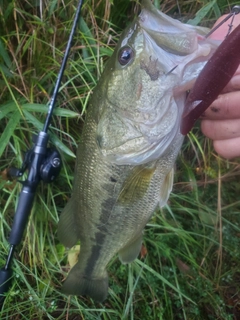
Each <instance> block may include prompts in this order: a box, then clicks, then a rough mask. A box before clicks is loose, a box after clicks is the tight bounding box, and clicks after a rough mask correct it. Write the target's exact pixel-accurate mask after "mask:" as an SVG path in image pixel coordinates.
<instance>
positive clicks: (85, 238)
mask: <svg viewBox="0 0 240 320" xmlns="http://www.w3.org/2000/svg"><path fill="white" fill-rule="evenodd" d="M204 33H206V30H205V29H201V28H199V27H197V28H196V27H192V26H189V25H185V24H182V23H181V22H179V21H177V20H174V19H171V18H169V17H168V16H166V15H165V14H163V13H162V12H160V11H158V10H157V9H156V8H155V7H154V6H152V5H151V3H150V2H149V1H143V5H142V11H141V13H140V15H139V17H138V18H137V19H136V20H135V21H134V22H133V23H132V24H131V25H130V26H129V27H128V28H127V29H126V30H125V31H124V32H123V34H122V36H121V38H120V40H119V43H118V45H117V47H116V49H115V51H114V53H113V55H112V57H111V58H110V60H109V61H108V63H107V65H106V67H105V70H104V72H103V74H102V77H101V79H100V81H99V83H98V85H97V87H96V88H95V90H94V94H93V96H92V99H91V102H90V105H89V108H88V110H87V118H86V121H85V124H84V129H83V133H82V138H81V142H80V144H79V147H78V151H77V161H76V167H75V178H74V186H73V192H72V197H71V200H70V201H69V202H68V204H67V205H66V207H65V208H64V210H63V212H62V214H61V216H60V222H59V229H58V234H59V239H60V241H61V242H62V243H63V244H64V245H65V246H67V247H72V246H73V245H75V244H76V242H77V241H78V240H80V242H81V250H80V255H79V259H78V262H77V263H76V265H75V266H74V267H73V268H72V269H71V271H70V273H69V274H68V277H67V279H66V280H65V282H64V284H63V292H65V293H67V294H73V295H88V296H90V297H92V298H93V299H94V300H96V301H103V300H104V299H105V298H106V297H107V291H108V275H107V271H106V267H107V264H108V262H109V261H110V260H111V259H112V257H113V256H114V255H115V254H116V253H118V255H119V258H120V260H121V261H122V262H123V263H129V262H131V261H133V260H134V259H135V258H136V257H137V256H138V253H139V251H140V248H141V244H142V235H143V229H144V227H145V225H146V224H147V222H148V221H149V219H150V218H151V216H152V214H153V212H154V210H155V209H156V207H157V206H158V205H160V207H162V206H164V205H165V204H166V202H167V200H168V197H169V194H170V192H171V190H172V184H173V166H174V163H175V160H176V157H177V155H178V152H179V150H180V148H181V145H182V142H183V136H182V134H181V133H180V120H181V116H182V113H183V107H184V101H185V99H186V90H188V89H189V88H191V86H192V85H193V81H194V79H195V78H196V77H197V75H198V74H199V72H200V70H201V69H202V67H203V65H204V63H205V61H206V60H207V59H208V58H209V56H210V55H211V54H212V52H213V51H214V49H215V45H214V44H213V43H211V42H210V40H205V39H204V37H203V36H202V35H203V34H204Z"/></svg>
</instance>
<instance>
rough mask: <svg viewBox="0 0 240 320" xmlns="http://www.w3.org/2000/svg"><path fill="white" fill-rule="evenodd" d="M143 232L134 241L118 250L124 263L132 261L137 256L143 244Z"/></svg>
mask: <svg viewBox="0 0 240 320" xmlns="http://www.w3.org/2000/svg"><path fill="white" fill-rule="evenodd" d="M142 236H143V235H142V232H141V234H140V235H139V236H138V237H137V238H136V239H135V240H134V241H132V242H130V243H129V244H127V245H126V246H125V247H124V248H122V249H121V250H120V251H119V252H118V256H119V259H120V261H121V262H122V263H130V262H132V261H133V260H135V259H136V258H137V256H138V255H139V252H140V250H141V246H142Z"/></svg>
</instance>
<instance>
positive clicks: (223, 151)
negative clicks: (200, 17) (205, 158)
mask: <svg viewBox="0 0 240 320" xmlns="http://www.w3.org/2000/svg"><path fill="white" fill-rule="evenodd" d="M224 17H225V16H223V17H221V18H219V19H218V21H217V22H216V24H218V23H219V22H220V21H221V20H223V19H224ZM216 24H215V25H216ZM228 24H229V20H228V21H227V22H225V23H224V24H223V25H222V26H221V27H219V28H218V29H217V30H216V31H215V32H214V33H213V34H212V35H211V38H213V39H219V40H220V39H224V37H225V36H226V34H227V32H228ZM239 24H240V14H239V15H236V16H235V19H234V22H233V28H236V26H238V25H239ZM201 129H202V132H203V133H204V134H205V135H206V136H207V137H209V138H210V139H212V140H213V146H214V149H215V150H216V152H217V153H219V155H221V156H222V157H224V158H226V159H231V158H234V157H239V156H240V67H239V68H238V69H237V71H236V73H235V75H234V76H233V78H232V79H231V81H230V82H229V83H228V85H227V86H226V88H225V89H224V90H223V92H222V94H220V95H219V97H218V98H217V99H216V100H215V101H214V102H213V103H212V105H211V106H210V107H209V108H208V109H207V110H206V111H205V113H204V118H203V120H202V123H201Z"/></svg>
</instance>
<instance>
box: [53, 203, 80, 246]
mask: <svg viewBox="0 0 240 320" xmlns="http://www.w3.org/2000/svg"><path fill="white" fill-rule="evenodd" d="M75 210H76V202H75V201H74V199H73V198H71V200H70V201H69V202H68V203H67V205H66V207H65V208H64V209H63V212H62V213H61V215H60V220H59V223H58V238H59V240H60V242H61V243H63V244H64V245H65V246H66V247H69V248H71V247H73V246H74V245H75V244H76V242H77V240H78V238H77V234H76V223H75V221H74V212H75Z"/></svg>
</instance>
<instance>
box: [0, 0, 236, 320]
mask: <svg viewBox="0 0 240 320" xmlns="http://www.w3.org/2000/svg"><path fill="white" fill-rule="evenodd" d="M112 2H113V1H110V0H106V1H103V0H99V1H94V0H92V1H85V3H84V7H83V11H82V18H81V22H80V23H79V28H78V31H77V34H76V36H75V38H74V42H73V46H72V49H71V55H70V59H69V61H68V65H67V68H66V70H65V73H64V79H63V81H62V86H61V89H60V93H59V97H58V102H57V108H56V111H55V115H54V118H53V121H52V125H51V130H50V132H51V145H56V146H57V148H58V149H59V151H60V152H61V155H62V159H63V169H62V171H61V174H60V176H59V177H58V179H57V181H56V182H55V183H53V184H51V185H46V184H40V185H39V187H38V190H37V194H36V198H35V202H34V206H33V210H32V214H31V217H30V219H29V223H28V226H27V229H26V234H25V237H24V239H23V241H22V244H21V246H19V247H18V250H17V252H16V254H15V259H14V262H13V268H14V272H15V280H14V282H13V286H12V288H11V289H10V291H9V293H8V295H7V297H6V299H5V303H4V308H3V310H2V311H1V312H0V318H1V319H9V320H12V319H13V320H18V319H27V320H29V319H31V320H35V319H36V320H39V319H68V320H80V319H86V320H97V319H103V320H105V319H111V320H115V319H116V320H118V319H143V320H144V319H163V320H171V319H173V320H178V319H187V320H205V319H209V320H216V319H222V320H230V319H231V320H234V319H240V309H239V308H240V306H239V303H240V300H239V298H240V297H239V280H240V273H239V270H240V251H239V243H240V216H239V209H240V200H239V194H240V185H239V175H240V166H239V162H238V161H237V160H236V161H225V160H223V159H220V158H219V157H218V156H217V155H216V154H215V152H214V151H213V149H212V145H211V142H210V141H209V140H207V139H206V138H205V137H203V136H202V134H201V132H200V130H199V129H198V127H196V128H195V129H194V130H193V132H192V133H191V134H190V135H189V137H188V138H186V139H185V143H184V146H183V147H182V150H181V153H180V155H179V158H178V161H177V163H176V174H175V184H174V189H173V193H172V194H171V197H170V199H169V203H168V205H167V206H166V207H165V208H164V209H162V210H161V211H158V212H156V213H155V214H154V217H153V218H152V220H151V221H150V222H149V224H148V225H147V227H146V230H145V238H144V248H145V250H143V251H142V255H141V257H139V259H138V260H136V261H134V262H133V263H132V264H130V265H121V263H120V262H119V261H118V259H117V257H115V258H114V259H113V260H112V261H111V263H110V265H109V276H110V286H109V298H108V299H107V300H106V302H104V303H103V304H94V303H93V301H91V300H90V299H87V298H82V297H74V296H73V297H67V296H65V295H63V294H61V292H60V288H61V283H62V281H63V280H64V277H65V276H66V273H67V271H68V269H69V266H68V264H67V252H65V248H64V247H63V246H62V245H61V244H60V243H59V241H58V239H57V236H56V230H57V222H58V217H59V214H60V212H61V210H62V209H63V207H64V206H65V204H66V203H67V201H68V199H69V197H70V193H71V185H72V179H73V168H74V161H75V159H74V154H75V151H76V146H77V143H78V141H79V140H80V139H81V129H82V126H83V120H84V117H85V110H86V108H87V104H88V101H89V98H90V96H91V93H92V90H93V88H94V86H95V85H96V83H97V81H98V79H99V76H100V74H101V72H102V69H103V66H104V64H105V61H106V60H107V58H108V57H109V56H110V55H111V53H112V51H113V49H114V46H115V45H116V43H117V39H118V37H119V34H120V32H121V30H122V29H123V28H124V27H125V26H126V25H127V24H128V23H129V21H131V20H132V18H133V17H134V16H135V15H136V14H137V11H138V9H139V5H138V4H137V3H136V2H134V1H133V2H132V1H131V2H129V1H127V0H121V1H120V0H119V1H114V5H111V3H112ZM154 3H155V4H156V5H157V6H159V7H160V8H161V9H162V10H163V11H164V12H167V13H168V14H170V15H173V16H175V17H177V18H180V19H182V20H183V21H188V20H190V19H194V17H195V14H196V13H197V12H199V10H200V9H201V8H204V9H203V10H201V11H200V13H198V14H197V19H198V20H199V21H200V22H201V24H204V25H211V24H212V23H213V22H214V21H215V20H216V18H217V17H218V16H219V15H220V14H221V13H224V12H228V11H229V9H230V8H231V6H232V5H233V4H237V2H227V1H226V0H221V1H217V2H216V3H213V4H212V6H209V3H208V1H199V2H196V1H183V0H180V1H178V2H176V1H162V2H161V3H159V1H154ZM75 8H76V2H75V1H73V0H63V1H56V0H42V1H38V0H37V1H28V2H27V1H20V0H15V1H12V2H10V1H3V0H2V1H0V24H1V25H2V27H1V28H0V73H1V76H0V87H1V90H0V132H1V135H0V192H1V196H0V217H1V219H0V230H1V232H0V239H1V241H0V263H1V265H4V261H5V255H6V254H7V251H8V242H7V238H8V235H9V231H10V228H11V225H12V221H13V216H14V211H15V209H16V204H17V200H18V195H19V192H20V190H21V185H20V184H19V183H18V182H16V181H15V180H9V179H8V177H7V169H8V168H9V166H17V167H20V166H21V164H22V155H23V151H25V150H27V149H28V148H29V147H30V146H31V145H32V143H31V139H32V134H33V133H36V132H38V131H39V130H41V129H42V126H43V123H44V120H45V116H46V112H47V108H46V104H47V102H48V100H49V97H50V96H51V92H52V90H53V87H54V84H55V81H56V76H57V74H58V71H59V67H60V63H61V60H62V57H63V52H64V50H65V47H66V42H67V40H68V36H69V33H70V28H71V25H72V20H73V17H74V12H75ZM179 10H180V11H179ZM203 13H204V14H203ZM195 21H196V20H195ZM199 21H198V22H199Z"/></svg>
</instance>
